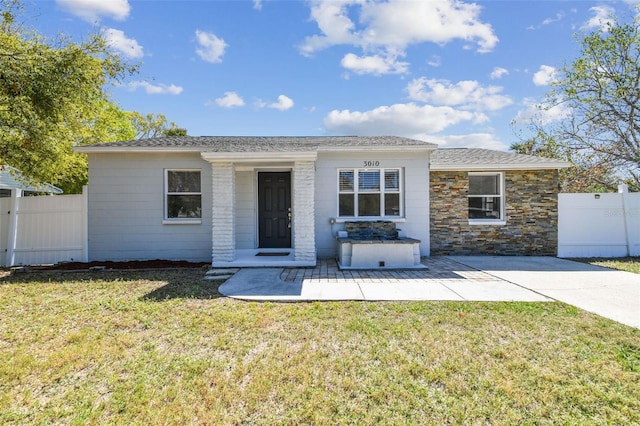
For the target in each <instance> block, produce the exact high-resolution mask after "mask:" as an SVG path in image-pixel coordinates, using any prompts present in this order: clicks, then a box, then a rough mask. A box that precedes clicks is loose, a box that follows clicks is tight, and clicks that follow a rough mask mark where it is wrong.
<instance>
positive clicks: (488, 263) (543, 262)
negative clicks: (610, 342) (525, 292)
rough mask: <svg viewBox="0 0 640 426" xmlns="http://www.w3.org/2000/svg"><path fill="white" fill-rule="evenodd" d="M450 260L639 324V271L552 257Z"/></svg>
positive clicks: (609, 315) (618, 318)
mask: <svg viewBox="0 0 640 426" xmlns="http://www.w3.org/2000/svg"><path fill="white" fill-rule="evenodd" d="M451 259H452V260H455V261H456V262H459V263H462V264H464V265H466V266H469V267H471V268H474V269H479V270H482V271H484V272H485V273H487V274H490V275H491V276H493V277H496V278H499V279H501V280H505V281H508V282H512V283H515V284H517V285H519V286H521V287H524V288H527V289H530V290H532V291H535V292H536V293H539V294H544V295H545V296H547V297H549V298H551V299H554V300H559V301H561V302H564V303H568V304H570V305H573V306H576V307H578V308H580V309H584V310H585V311H589V312H593V313H595V314H598V315H601V316H603V317H606V318H609V319H612V320H614V321H618V322H620V323H622V324H626V325H629V326H631V327H635V328H640V275H638V274H632V273H631V272H624V271H616V270H613V269H608V268H602V267H599V266H593V265H588V264H585V263H580V262H572V261H569V260H564V259H558V258H553V257H508V258H504V257H494V256H468V257H466V256H453V257H451Z"/></svg>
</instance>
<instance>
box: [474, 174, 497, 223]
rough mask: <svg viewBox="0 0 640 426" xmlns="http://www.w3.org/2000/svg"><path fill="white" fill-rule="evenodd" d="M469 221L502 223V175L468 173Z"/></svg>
mask: <svg viewBox="0 0 640 426" xmlns="http://www.w3.org/2000/svg"><path fill="white" fill-rule="evenodd" d="M469 221H470V222H491V221H493V222H495V221H499V222H503V221H504V185H503V176H502V173H469Z"/></svg>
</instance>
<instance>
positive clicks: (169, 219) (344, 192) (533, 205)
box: [76, 136, 567, 267]
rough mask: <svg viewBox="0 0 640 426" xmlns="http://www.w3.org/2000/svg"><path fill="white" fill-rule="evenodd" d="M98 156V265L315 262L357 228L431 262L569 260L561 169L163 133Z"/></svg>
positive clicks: (93, 156)
mask: <svg viewBox="0 0 640 426" xmlns="http://www.w3.org/2000/svg"><path fill="white" fill-rule="evenodd" d="M76 150H77V151H78V152H82V153H86V154H87V155H88V158H89V194H88V196H89V207H88V209H89V210H88V227H89V258H90V260H134V259H156V258H161V259H184V260H190V261H207V262H209V261H211V262H212V264H213V266H219V267H222V266H263V265H277V266H312V265H315V263H316V259H317V258H328V257H335V256H336V253H337V243H336V235H337V232H338V231H340V230H343V229H344V225H345V223H347V222H363V221H380V220H384V221H391V222H393V223H395V224H396V226H397V227H398V228H401V229H402V232H403V234H405V235H407V236H409V237H411V238H413V239H415V240H418V241H419V243H420V244H419V254H420V255H421V256H429V255H430V254H458V253H474V254H476V253H477V254H480V253H486V254H549V255H553V254H555V252H556V246H557V241H556V225H557V199H556V193H557V187H558V185H557V170H558V168H562V167H566V166H567V164H566V163H564V162H561V161H557V160H550V159H542V158H536V157H530V156H525V155H518V154H510V153H503V152H498V151H490V150H479V149H467V150H465V149H451V150H445V149H442V150H438V149H437V146H436V145H435V144H432V143H428V142H423V141H418V140H413V139H407V138H400V137H368V136H351V137H204V136H203V137H189V136H186V137H161V138H154V139H143V140H135V141H127V142H117V143H108V144H97V145H89V146H82V147H77V148H76Z"/></svg>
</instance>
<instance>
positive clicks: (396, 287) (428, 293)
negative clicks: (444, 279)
mask: <svg viewBox="0 0 640 426" xmlns="http://www.w3.org/2000/svg"><path fill="white" fill-rule="evenodd" d="M360 288H361V289H362V293H363V294H364V298H365V300H371V301H374V300H463V299H462V297H460V295H458V294H456V293H455V292H453V291H451V290H450V289H448V288H447V287H445V286H444V285H442V284H440V283H437V282H435V281H433V280H432V281H431V282H428V281H426V280H412V279H408V280H397V281H394V282H382V281H368V282H362V283H360Z"/></svg>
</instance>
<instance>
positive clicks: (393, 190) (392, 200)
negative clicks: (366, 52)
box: [338, 169, 402, 217]
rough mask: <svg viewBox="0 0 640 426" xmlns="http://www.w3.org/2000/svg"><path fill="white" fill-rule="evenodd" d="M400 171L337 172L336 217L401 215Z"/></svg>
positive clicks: (356, 170)
mask: <svg viewBox="0 0 640 426" xmlns="http://www.w3.org/2000/svg"><path fill="white" fill-rule="evenodd" d="M400 180H401V173H400V169H349V170H338V216H340V217H381V216H396V217H399V216H400V215H401V214H402V208H401V199H402V197H401V182H400Z"/></svg>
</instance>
